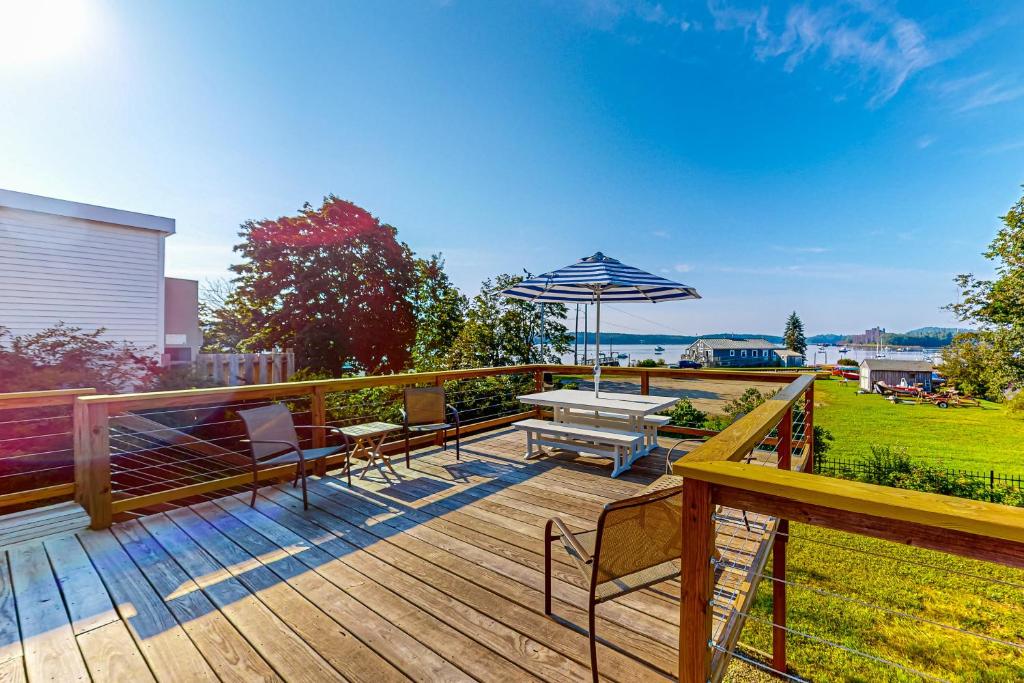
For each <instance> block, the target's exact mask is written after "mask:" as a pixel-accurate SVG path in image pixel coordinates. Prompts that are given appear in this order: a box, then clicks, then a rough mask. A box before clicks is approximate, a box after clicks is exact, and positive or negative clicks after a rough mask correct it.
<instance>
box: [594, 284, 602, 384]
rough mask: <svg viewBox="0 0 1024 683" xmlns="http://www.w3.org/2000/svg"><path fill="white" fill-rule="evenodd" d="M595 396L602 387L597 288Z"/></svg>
mask: <svg viewBox="0 0 1024 683" xmlns="http://www.w3.org/2000/svg"><path fill="white" fill-rule="evenodd" d="M594 328H595V330H594V346H596V347H597V351H595V352H594V398H597V392H598V390H599V389H600V388H601V290H600V289H599V290H597V324H596V325H595V326H594Z"/></svg>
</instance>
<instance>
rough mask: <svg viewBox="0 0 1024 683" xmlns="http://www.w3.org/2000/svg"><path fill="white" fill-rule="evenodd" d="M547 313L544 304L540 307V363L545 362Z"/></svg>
mask: <svg viewBox="0 0 1024 683" xmlns="http://www.w3.org/2000/svg"><path fill="white" fill-rule="evenodd" d="M546 312H547V311H546V310H545V308H544V304H541V305H540V362H541V363H543V362H545V361H544V314H545V313H546Z"/></svg>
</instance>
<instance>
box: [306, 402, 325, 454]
mask: <svg viewBox="0 0 1024 683" xmlns="http://www.w3.org/2000/svg"><path fill="white" fill-rule="evenodd" d="M309 410H310V419H311V420H312V421H311V423H310V424H313V425H316V426H318V427H323V426H325V425H326V424H327V391H326V390H325V389H324V388H323V387H313V389H312V390H311V392H310V398H309ZM310 431H311V432H313V448H323V447H324V446H325V445H326V444H327V433H326V431H325V430H323V429H311V430H310Z"/></svg>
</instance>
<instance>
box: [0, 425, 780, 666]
mask: <svg viewBox="0 0 1024 683" xmlns="http://www.w3.org/2000/svg"><path fill="white" fill-rule="evenodd" d="M524 441H525V439H524V437H523V435H522V434H521V433H517V432H513V431H512V430H510V429H503V430H500V431H495V432H490V433H485V434H482V435H479V436H476V437H473V438H467V439H465V440H464V442H463V448H462V460H461V462H456V461H455V453H454V449H453V448H451V447H450V448H449V450H448V451H444V452H442V451H440V450H439V449H437V448H432V449H425V450H423V451H420V452H419V453H418V455H417V457H416V458H415V460H414V461H413V463H412V468H411V471H410V470H407V469H406V468H405V467H404V463H403V464H401V465H400V464H399V461H398V459H396V462H395V466H396V469H397V470H398V472H399V474H400V475H401V480H400V481H395V479H394V477H392V478H391V481H390V482H386V481H384V479H383V478H382V477H381V475H380V474H378V473H377V472H376V471H371V472H370V473H369V474H368V475H367V478H366V479H364V480H361V481H360V480H358V479H357V478H353V486H352V488H349V487H348V486H346V485H345V484H344V483H343V481H342V480H335V479H333V478H331V477H327V478H324V479H320V480H317V479H311V480H310V500H311V507H310V510H309V511H308V512H304V511H303V509H302V501H301V493H300V492H299V491H298V490H293V489H292V488H291V487H290V485H281V486H276V487H267V488H264V489H262V491H261V496H260V497H259V499H258V501H257V504H256V508H255V509H252V508H250V507H249V506H248V496H239V497H237V498H236V497H227V498H222V499H216V500H213V501H210V502H207V503H202V504H199V505H194V506H192V507H191V508H183V509H178V510H174V511H171V512H167V513H163V514H157V515H151V516H147V517H143V518H141V519H138V520H134V521H131V522H122V523H118V524H115V525H114V526H113V528H112V529H110V530H109V531H102V532H92V531H86V532H81V533H79V534H78V535H77V536H67V537H64V538H56V539H48V540H46V541H43V542H35V543H24V544H21V545H18V546H15V547H13V548H11V549H9V550H7V551H6V552H5V553H3V557H2V558H0V560H2V563H3V564H2V566H0V569H2V572H0V681H5V680H12V681H18V680H24V679H26V678H27V680H28V681H31V682H35V681H43V680H47V681H49V680H57V681H75V680H89V679H90V678H91V679H94V680H125V681H144V680H153V679H154V678H155V679H157V680H162V681H163V680H188V681H195V680H213V679H222V680H239V681H253V680H258V679H273V680H280V679H285V680H306V681H308V680H351V681H372V683H384V682H386V681H392V680H395V681H397V680H408V679H413V680H420V681H442V680H443V681H455V680H482V681H526V680H544V681H556V680H557V681H567V680H568V681H571V680H579V681H585V680H589V677H590V672H589V665H588V653H587V639H586V636H585V635H583V633H582V629H583V628H585V626H586V613H585V606H586V592H585V589H584V587H583V583H582V581H581V578H580V576H579V575H578V573H577V571H576V569H575V567H574V566H573V565H572V563H571V561H570V560H569V558H568V556H566V555H565V554H564V553H563V552H562V551H561V549H560V548H556V550H555V576H556V578H555V581H554V596H555V601H554V610H555V613H556V614H557V615H558V616H559V618H560V620H553V619H550V618H547V617H545V616H544V615H543V614H542V593H541V591H542V586H543V582H542V571H543V554H542V553H543V543H542V540H541V535H542V528H543V523H544V521H545V520H546V519H547V518H548V517H550V516H552V515H556V514H557V515H558V516H560V517H562V518H563V519H564V520H565V521H566V522H567V523H568V525H569V526H570V527H572V528H574V529H585V528H592V526H593V523H594V521H595V520H596V518H597V516H598V513H599V511H600V508H601V506H602V505H603V504H604V503H606V502H608V501H609V500H614V499H618V498H623V497H626V496H629V495H631V494H634V493H636V492H637V491H639V490H640V489H641V488H643V487H644V486H645V485H647V484H649V483H651V482H652V481H653V480H654V479H655V478H656V477H657V476H658V475H660V474H661V473H662V472H663V471H664V469H663V468H664V457H665V456H664V452H665V451H664V450H663V449H659V451H657V452H656V453H654V454H652V455H651V456H648V457H647V458H645V459H644V460H642V461H641V462H640V463H637V465H636V466H634V468H633V469H632V470H631V471H630V472H628V473H626V474H624V475H623V476H621V477H619V478H617V479H611V478H609V477H608V476H607V473H608V471H609V469H610V463H609V461H606V460H590V459H587V458H579V457H575V456H572V455H570V454H564V455H558V456H551V457H542V458H539V459H536V460H531V461H528V462H524V461H523V460H522V453H523V449H524ZM726 514H727V515H728V512H726ZM737 519H738V518H737ZM763 521H764V520H756V519H753V518H752V519H751V522H752V523H753V524H754V528H753V530H751V531H749V532H748V531H747V530H746V528H745V526H742V524H741V523H740V524H736V523H728V522H727V523H724V524H722V525H720V534H719V539H720V540H719V548H720V550H722V552H723V555H724V556H725V558H726V560H728V562H729V563H730V564H731V565H733V568H732V569H730V570H726V571H725V572H723V573H722V574H721V577H720V578H719V586H718V590H717V592H716V600H718V601H735V603H736V604H737V605H739V604H743V602H744V600H745V597H746V596H747V594H748V591H749V589H750V587H751V585H752V584H751V581H750V579H751V576H753V575H754V574H756V573H758V572H759V571H760V569H759V567H761V566H763V562H764V559H765V555H766V548H767V544H766V543H762V541H763V540H764V539H766V538H767V537H768V536H767V535H766V534H765V533H764V532H762V531H760V530H759V528H760V527H759V525H761V524H762V523H763ZM750 568H753V573H751V569H750ZM754 585H756V583H755V584H754ZM678 595H679V585H678V582H675V581H673V582H666V583H664V584H661V585H659V586H656V587H655V588H653V589H648V590H644V591H640V592H637V593H634V594H631V595H628V596H625V597H623V598H621V599H618V600H616V601H613V602H610V603H606V604H603V605H601V606H599V607H598V615H599V616H598V623H597V632H598V635H599V638H600V639H601V640H602V642H601V644H600V646H599V653H598V659H599V662H600V666H599V668H600V672H601V675H602V677H603V678H605V679H607V680H614V681H622V682H626V681H639V680H665V679H668V678H671V677H674V675H675V672H676V667H677V643H678V637H679V636H678V620H679V602H678ZM736 626H737V624H736V623H735V621H730V620H729V619H725V618H724V615H723V618H719V619H716V625H715V632H716V637H724V634H726V633H728V632H729V631H730V630H733V629H735V628H736Z"/></svg>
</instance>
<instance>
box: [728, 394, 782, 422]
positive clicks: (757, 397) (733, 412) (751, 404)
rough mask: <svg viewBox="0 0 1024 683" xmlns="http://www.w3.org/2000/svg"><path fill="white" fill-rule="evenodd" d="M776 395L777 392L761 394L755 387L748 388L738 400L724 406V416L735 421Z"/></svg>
mask: <svg viewBox="0 0 1024 683" xmlns="http://www.w3.org/2000/svg"><path fill="white" fill-rule="evenodd" d="M776 393H778V392H775V391H770V392H768V393H767V394H762V393H761V392H760V391H758V390H757V389H756V388H755V387H750V388H748V389H747V390H746V391H744V392H743V395H741V396H740V397H739V398H736V399H733V400H732V401H729V402H728V403H726V404H725V414H726V415H728V416H729V417H730V418H732V419H733V420H736V419H738V418H739V417H741V416H743V415H746V414H747V413H749V412H750V411H752V410H753V409H754V408H756V407H758V406H759V405H761V404H762V403H764V402H765V401H767V400H768V399H770V398H771V397H772V396H774V395H775V394H776Z"/></svg>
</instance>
